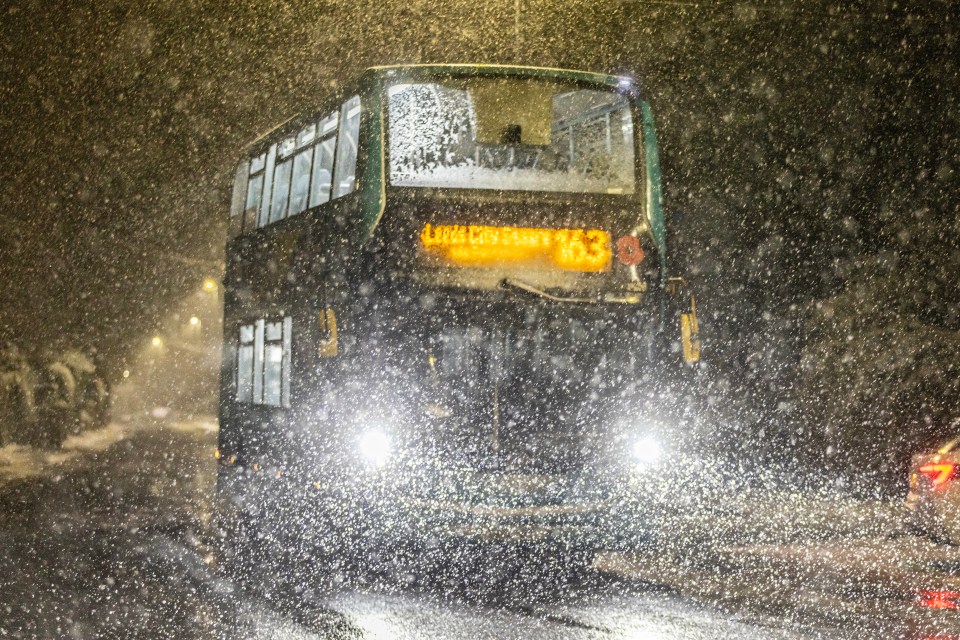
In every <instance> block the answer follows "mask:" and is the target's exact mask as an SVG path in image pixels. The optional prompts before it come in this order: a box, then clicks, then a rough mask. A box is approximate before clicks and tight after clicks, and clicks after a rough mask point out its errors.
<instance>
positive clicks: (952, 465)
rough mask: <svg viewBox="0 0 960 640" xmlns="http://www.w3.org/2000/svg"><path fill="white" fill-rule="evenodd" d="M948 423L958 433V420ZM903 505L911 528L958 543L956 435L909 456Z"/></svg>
mask: <svg viewBox="0 0 960 640" xmlns="http://www.w3.org/2000/svg"><path fill="white" fill-rule="evenodd" d="M952 426H953V427H954V431H956V432H958V433H960V419H958V420H954V421H953V424H952ZM904 507H905V508H906V510H907V518H908V522H909V524H910V525H911V526H912V527H913V528H914V529H916V530H917V531H920V532H922V533H925V534H927V535H930V536H931V537H933V538H934V539H937V540H942V541H944V542H948V543H950V544H953V545H960V436H957V437H955V438H953V439H952V440H950V441H949V442H947V443H946V444H944V445H943V446H941V447H940V448H938V449H936V450H934V451H926V452H922V453H918V454H915V455H914V456H913V458H912V460H911V468H910V488H909V491H908V492H907V497H906V500H905V501H904Z"/></svg>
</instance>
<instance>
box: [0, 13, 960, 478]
mask: <svg viewBox="0 0 960 640" xmlns="http://www.w3.org/2000/svg"><path fill="white" fill-rule="evenodd" d="M955 9H956V7H955V6H953V5H952V4H951V3H948V2H936V1H932V0H925V1H916V2H913V1H907V2H896V3H894V2H878V1H868V2H843V3H838V2H837V3H831V2H822V1H819V0H812V1H809V2H795V3H790V2H751V3H746V2H745V3H740V2H724V1H718V2H702V3H693V2H682V1H678V2H656V1H650V2H643V1H635V2H634V1H629V0H623V1H620V2H617V1H609V0H586V1H576V2H552V1H550V2H548V1H546V0H522V1H520V2H517V1H516V0H497V1H495V2H485V3H465V2H452V1H450V0H429V1H424V2H413V1H411V0H386V1H384V0H358V1H357V2H349V3H347V2H343V3H340V2H322V1H316V0H314V1H311V2H277V1H275V0H258V1H257V2H249V1H240V2H231V3H223V2H213V1H204V0H199V1H189V0H188V1H183V2H144V3H141V2H137V3H129V2H128V3H122V2H111V1H104V2H90V1H81V2H72V3H70V4H69V5H61V4H59V3H53V2H32V3H30V2H19V3H17V2H15V3H13V4H7V5H6V8H4V9H2V11H3V19H2V54H0V55H2V62H0V65H2V67H0V158H2V160H0V203H2V205H0V283H2V285H0V340H12V341H14V342H16V343H18V344H20V345H21V346H22V347H24V348H27V349H36V348H41V347H43V348H46V347H56V346H59V345H67V344H69V345H78V346H81V347H83V348H96V349H97V350H98V351H99V353H100V355H101V357H102V358H103V361H104V362H105V364H106V367H107V368H108V371H109V372H110V374H111V375H112V376H114V377H117V376H119V375H120V372H121V371H122V370H124V368H125V367H127V366H128V362H129V360H130V358H131V354H132V353H135V352H136V351H137V350H139V349H140V348H141V347H142V345H143V344H144V341H147V340H149V337H150V336H151V335H152V334H153V332H154V331H156V330H158V329H159V328H160V327H161V326H162V323H163V322H164V320H163V318H164V317H165V314H166V313H167V312H168V310H169V309H170V308H172V307H175V306H176V305H178V304H179V303H180V301H182V300H183V299H184V298H185V297H187V296H189V295H191V293H192V292H194V291H196V290H197V287H198V286H200V283H201V282H202V281H203V280H204V278H207V277H218V276H219V273H220V270H221V269H222V258H223V255H222V252H223V244H224V239H225V227H226V225H225V222H226V216H227V209H228V195H229V189H230V179H231V173H232V163H233V161H234V159H235V157H236V155H237V153H238V151H239V149H240V148H241V146H242V145H243V144H244V143H246V142H248V141H249V140H251V139H253V138H255V137H256V136H257V135H258V134H259V133H261V132H263V131H265V130H267V129H269V128H270V127H271V126H272V125H274V124H276V123H278V122H280V121H282V120H285V119H286V118H287V117H289V116H290V115H292V114H293V113H296V112H298V111H301V110H303V109H307V108H309V107H310V106H311V105H312V104H314V102H316V101H317V100H318V99H319V98H320V96H322V94H323V93H324V92H325V91H326V90H327V89H328V88H329V87H331V86H334V85H335V84H336V83H337V82H338V81H340V80H344V79H347V78H348V77H350V76H351V75H353V74H355V73H357V72H358V71H359V70H361V69H362V68H364V67H366V66H370V65H374V64H394V63H419V62H501V63H517V64H533V65H539V66H560V67H572V68H584V69H588V70H593V71H600V72H616V73H624V74H629V75H632V76H633V77H635V78H637V79H638V80H639V81H640V82H642V84H643V86H644V87H646V90H647V92H648V93H649V95H650V96H651V98H652V101H653V105H654V109H655V113H656V114H657V117H658V126H659V136H660V143H661V148H662V163H663V171H664V177H665V181H666V199H667V209H668V215H669V223H670V232H671V240H672V242H673V243H674V244H675V247H676V249H675V251H676V258H675V260H674V262H673V270H674V271H675V272H678V273H684V274H686V275H687V276H688V277H689V279H690V280H691V281H692V283H693V284H694V287H695V288H696V290H697V291H698V293H699V303H700V310H701V321H702V329H703V333H704V353H705V361H704V363H703V365H702V367H701V370H700V371H699V372H698V373H697V374H696V377H695V381H696V385H695V386H696V388H697V389H698V392H699V396H700V399H699V400H698V401H697V402H698V404H699V405H700V409H699V412H698V413H699V416H700V418H701V420H702V422H703V424H705V425H707V427H708V428H709V429H710V430H713V431H715V432H717V433H724V434H732V435H734V436H737V437H733V438H726V440H727V441H728V442H736V443H738V446H739V443H744V442H746V443H748V444H749V446H750V448H751V450H752V451H756V452H757V456H758V457H761V458H771V459H774V460H777V461H780V462H785V463H793V462H795V463H797V464H798V465H803V466H808V467H811V468H818V467H824V466H825V468H830V469H834V470H837V471H842V470H844V469H848V470H849V469H853V468H861V467H870V468H873V469H875V470H877V471H879V472H880V473H886V474H887V475H888V477H889V476H890V471H891V470H894V469H896V468H898V467H897V465H899V464H902V462H903V460H904V456H905V455H907V454H908V453H909V452H910V451H911V450H912V449H913V448H914V447H916V446H917V445H918V444H920V443H922V442H925V441H927V440H931V439H932V440H936V439H938V438H942V437H945V436H947V435H950V427H949V422H950V420H951V419H953V418H954V417H956V416H960V406H958V405H960V401H958V398H960V394H958V391H960V372H958V365H957V353H958V347H960V312H958V301H960V278H958V274H960V250H958V246H960V241H958V232H960V209H958V202H960V195H958V194H960V189H958V186H960V184H958V182H960V178H958V162H960V161H958V158H960V123H958V120H960V116H958V111H957V106H958V105H957V100H958V99H957V96H958V95H960V73H958V62H957V61H958V60H960V46H958V42H957V37H958V35H960V29H958V25H957V19H956V14H957V12H956V10H955ZM898 482H899V479H898Z"/></svg>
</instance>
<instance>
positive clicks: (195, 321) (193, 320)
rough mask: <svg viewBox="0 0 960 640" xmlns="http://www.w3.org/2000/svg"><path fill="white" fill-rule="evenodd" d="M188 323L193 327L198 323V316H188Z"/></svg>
mask: <svg viewBox="0 0 960 640" xmlns="http://www.w3.org/2000/svg"><path fill="white" fill-rule="evenodd" d="M190 324H191V325H192V326H194V327H196V326H197V325H199V324H200V318H198V317H197V316H190Z"/></svg>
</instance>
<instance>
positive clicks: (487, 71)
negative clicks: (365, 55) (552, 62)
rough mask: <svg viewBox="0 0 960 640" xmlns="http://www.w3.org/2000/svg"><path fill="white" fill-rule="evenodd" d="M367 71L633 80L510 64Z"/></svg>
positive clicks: (401, 66)
mask: <svg viewBox="0 0 960 640" xmlns="http://www.w3.org/2000/svg"><path fill="white" fill-rule="evenodd" d="M367 71H369V72H373V73H376V74H378V75H380V74H385V73H386V72H390V71H412V72H414V73H422V74H424V75H429V74H444V73H455V74H460V73H462V74H477V75H500V74H507V75H529V76H541V77H548V78H563V79H567V80H579V81H584V82H596V83H599V84H608V85H622V84H632V83H633V80H632V79H631V78H628V77H626V76H614V75H609V74H605V73H593V72H592V71H578V70H576V69H555V68H551V67H526V66H520V65H512V64H398V65H385V66H377V67H370V68H369V69H368V70H367Z"/></svg>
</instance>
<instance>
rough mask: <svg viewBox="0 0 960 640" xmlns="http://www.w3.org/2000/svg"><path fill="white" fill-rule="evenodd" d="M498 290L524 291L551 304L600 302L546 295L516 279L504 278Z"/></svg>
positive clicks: (592, 299) (594, 299)
mask: <svg viewBox="0 0 960 640" xmlns="http://www.w3.org/2000/svg"><path fill="white" fill-rule="evenodd" d="M500 288H501V289H516V290H518V291H524V292H526V293H531V294H533V295H535V296H539V297H541V298H545V299H547V300H550V301H551V302H569V303H573V304H598V303H599V302H600V300H599V299H597V298H568V297H565V296H555V295H553V294H552V293H548V292H546V291H544V290H543V289H538V288H537V287H535V286H533V285H532V284H529V283H527V282H524V281H523V280H517V279H516V278H504V279H503V280H501V281H500Z"/></svg>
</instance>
